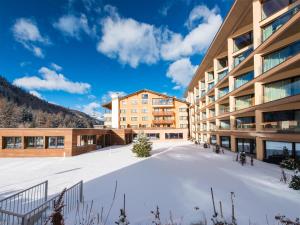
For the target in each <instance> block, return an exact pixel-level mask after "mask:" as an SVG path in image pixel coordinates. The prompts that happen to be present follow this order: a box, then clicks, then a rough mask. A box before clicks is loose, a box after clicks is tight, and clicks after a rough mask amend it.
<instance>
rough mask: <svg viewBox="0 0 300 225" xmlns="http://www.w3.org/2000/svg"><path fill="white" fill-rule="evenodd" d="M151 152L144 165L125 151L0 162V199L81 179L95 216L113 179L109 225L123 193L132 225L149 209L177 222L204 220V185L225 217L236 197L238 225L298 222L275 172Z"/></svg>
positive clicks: (225, 159) (201, 155)
mask: <svg viewBox="0 0 300 225" xmlns="http://www.w3.org/2000/svg"><path fill="white" fill-rule="evenodd" d="M155 149H156V150H155V151H154V152H156V153H157V152H160V153H158V154H155V155H153V156H152V157H151V158H149V159H145V160H141V159H137V158H136V157H134V156H133V155H132V154H131V152H130V146H122V147H114V148H113V149H112V150H106V151H97V152H93V153H89V154H85V155H81V156H77V157H73V158H65V159H58V158H56V159H54V158H48V159H46V158H43V159H42V158H31V159H0V170H1V175H0V178H1V179H0V195H1V193H5V192H10V191H12V190H15V189H16V188H21V187H27V186H28V185H30V184H33V183H37V182H39V181H41V180H45V179H49V185H50V192H51V193H55V192H57V191H59V190H60V189H62V188H63V187H64V186H66V185H67V186H69V185H71V184H73V183H76V182H77V181H79V180H81V179H84V181H85V184H84V196H85V200H86V201H87V202H90V201H91V200H92V199H93V200H94V201H95V211H100V208H101V207H102V206H103V207H104V211H105V212H106V211H107V210H108V208H109V205H110V204H111V200H112V195H113V189H114V184H115V181H116V180H117V181H118V190H117V198H116V202H115V203H114V206H113V209H112V212H111V216H110V218H111V220H110V223H109V224H113V222H114V221H116V219H117V217H118V213H119V208H120V207H121V206H122V195H123V193H126V198H127V204H126V207H127V212H128V219H129V221H130V222H131V224H145V223H147V224H150V223H151V215H150V210H153V209H154V208H155V207H156V205H159V207H160V209H161V214H162V218H164V220H166V219H167V218H168V217H169V212H170V210H171V211H172V214H173V217H174V218H182V220H183V221H188V222H189V221H191V220H195V218H198V217H199V218H201V217H202V212H203V213H205V215H206V217H207V219H208V220H210V216H211V215H212V213H213V210H212V203H211V200H210V187H213V188H214V192H215V199H216V202H217V203H218V201H222V203H223V208H224V209H223V211H224V214H225V215H226V216H227V217H229V216H230V211H231V205H230V192H231V191H233V192H234V193H235V196H236V197H235V205H236V217H237V219H238V222H239V223H238V224H239V225H243V224H249V219H250V220H251V224H261V225H265V224H266V215H267V217H268V219H269V223H270V224H273V218H274V216H275V215H276V214H277V213H282V214H285V215H287V216H289V217H291V218H295V217H296V216H300V192H299V191H298V192H297V191H294V190H291V189H289V188H288V187H287V185H285V184H282V183H280V181H279V179H280V169H279V168H278V166H275V165H270V164H266V163H263V162H259V161H255V166H254V167H251V166H250V165H246V166H244V167H242V166H241V165H240V164H238V163H236V162H235V161H234V158H235V155H234V154H232V153H230V152H226V153H225V155H222V154H221V155H216V154H215V153H212V151H211V150H204V149H202V148H200V147H198V146H195V145H193V144H190V143H187V142H185V143H181V145H179V143H177V144H170V143H159V144H156V145H155ZM3 171H5V173H3ZM195 206H198V207H199V208H200V210H199V211H198V212H195V211H194V210H193V208H194V207H195ZM70 224H71V223H70Z"/></svg>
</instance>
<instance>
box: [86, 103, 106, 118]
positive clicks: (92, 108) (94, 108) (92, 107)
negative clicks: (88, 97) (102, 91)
mask: <svg viewBox="0 0 300 225" xmlns="http://www.w3.org/2000/svg"><path fill="white" fill-rule="evenodd" d="M100 107H101V105H100V104H99V103H97V102H91V103H89V104H87V105H83V106H82V107H81V111H82V112H84V113H86V114H88V115H90V116H91V117H94V118H96V119H102V118H103V115H102V113H100V112H99V109H100Z"/></svg>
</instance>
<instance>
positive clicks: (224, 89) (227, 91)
mask: <svg viewBox="0 0 300 225" xmlns="http://www.w3.org/2000/svg"><path fill="white" fill-rule="evenodd" d="M228 93H229V87H225V88H222V89H219V92H218V97H219V98H222V97H223V96H225V95H227V94H228Z"/></svg>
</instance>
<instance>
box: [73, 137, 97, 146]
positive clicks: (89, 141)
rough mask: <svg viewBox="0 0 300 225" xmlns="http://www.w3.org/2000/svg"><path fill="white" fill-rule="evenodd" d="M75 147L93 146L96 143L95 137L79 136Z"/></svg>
mask: <svg viewBox="0 0 300 225" xmlns="http://www.w3.org/2000/svg"><path fill="white" fill-rule="evenodd" d="M77 140H78V141H77V146H86V145H94V144H95V143H96V135H79V136H78V139H77Z"/></svg>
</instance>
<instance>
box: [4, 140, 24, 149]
mask: <svg viewBox="0 0 300 225" xmlns="http://www.w3.org/2000/svg"><path fill="white" fill-rule="evenodd" d="M3 141H4V148H9V149H16V148H22V138H21V137H3Z"/></svg>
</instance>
